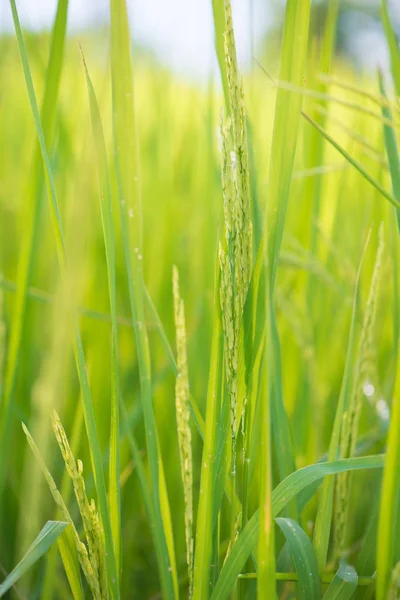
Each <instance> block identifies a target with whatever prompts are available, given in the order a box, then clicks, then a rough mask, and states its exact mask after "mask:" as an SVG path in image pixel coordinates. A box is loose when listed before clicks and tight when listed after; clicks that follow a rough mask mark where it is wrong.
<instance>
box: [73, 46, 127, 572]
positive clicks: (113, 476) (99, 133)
mask: <svg viewBox="0 0 400 600" xmlns="http://www.w3.org/2000/svg"><path fill="white" fill-rule="evenodd" d="M81 55H82V60H83V66H84V71H85V78H86V85H87V89H88V96H89V105H90V115H91V122H92V131H93V140H94V148H95V152H96V155H97V176H98V182H99V197H100V212H101V222H102V227H103V238H104V248H105V254H106V262H107V279H108V293H109V302H110V313H111V330H112V331H111V427H110V459H109V489H108V495H109V504H110V519H111V528H112V532H113V540H114V551H115V557H116V562H117V569H118V574H119V573H120V570H121V492H120V482H119V479H120V451H119V435H120V434H119V420H120V419H119V406H120V401H121V398H120V393H121V392H120V383H119V369H118V324H117V294H116V281H115V277H116V276H115V239H114V216H113V210H112V195H111V184H110V174H109V167H108V159H107V150H106V144H105V140H104V133H103V126H102V122H101V117H100V110H99V105H98V102H97V98H96V94H95V90H94V87H93V84H92V81H91V79H90V76H89V72H88V69H87V66H86V62H85V59H84V56H83V53H82V51H81Z"/></svg>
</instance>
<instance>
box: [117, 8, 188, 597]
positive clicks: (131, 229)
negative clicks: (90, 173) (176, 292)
mask: <svg viewBox="0 0 400 600" xmlns="http://www.w3.org/2000/svg"><path fill="white" fill-rule="evenodd" d="M110 18H111V73H112V104H113V135H114V148H115V150H114V152H115V161H116V172H117V182H118V194H119V208H120V217H121V225H122V238H123V246H124V253H125V266H126V273H127V278H128V287H129V298H130V305H131V313H132V323H133V327H134V333H135V339H136V347H137V355H138V363H139V378H140V395H141V402H142V407H143V415H144V421H145V433H146V445H147V453H148V457H149V463H150V473H151V489H152V494H153V499H152V501H153V505H154V510H155V516H156V523H154V526H156V527H157V528H159V534H160V535H163V537H164V541H163V543H162V548H163V563H162V570H161V583H162V589H163V593H164V595H165V597H166V598H175V597H177V596H178V577H177V572H176V564H175V554H174V549H173V545H172V541H173V540H171V538H170V537H169V536H168V533H167V530H166V529H167V524H168V522H169V521H170V508H169V503H168V497H167V494H166V490H165V489H163V482H164V480H165V478H164V476H163V464H162V457H161V453H160V448H159V442H158V433H157V428H156V421H155V416H154V410H153V402H152V389H151V365H150V350H149V341H148V337H147V331H146V324H145V314H144V282H143V263H142V258H143V257H142V252H143V249H142V214H141V210H142V208H141V187H140V186H141V182H140V164H139V147H138V134H137V126H136V121H135V112H134V105H133V101H134V98H133V83H132V64H131V43H130V34H129V24H128V15H127V8H126V2H125V0H111V2H110ZM128 215H132V218H129V216H128ZM133 248H134V251H132V250H133ZM164 528H165V531H164ZM168 538H169V539H168Z"/></svg>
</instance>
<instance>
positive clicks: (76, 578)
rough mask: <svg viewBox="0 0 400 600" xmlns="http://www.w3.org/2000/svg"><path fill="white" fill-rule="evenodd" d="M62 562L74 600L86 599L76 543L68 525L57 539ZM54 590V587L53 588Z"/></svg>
mask: <svg viewBox="0 0 400 600" xmlns="http://www.w3.org/2000/svg"><path fill="white" fill-rule="evenodd" d="M57 545H58V549H59V551H60V555H61V559H62V563H63V566H64V569H65V574H66V575H67V579H68V583H69V585H70V588H71V593H72V596H73V598H74V600H84V598H85V596H84V592H83V587H82V579H81V570H80V566H79V560H78V553H77V551H76V543H75V538H74V534H73V531H72V528H71V527H67V528H66V529H65V531H63V533H62V534H61V535H60V537H59V538H58V540H57ZM52 592H54V587H53V588H52Z"/></svg>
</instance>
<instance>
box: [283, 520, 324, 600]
mask: <svg viewBox="0 0 400 600" xmlns="http://www.w3.org/2000/svg"><path fill="white" fill-rule="evenodd" d="M275 521H276V523H277V524H278V525H279V527H280V528H281V530H282V533H283V534H284V536H285V538H286V541H287V542H288V545H289V549H290V553H291V555H292V559H293V563H294V566H295V568H296V573H297V575H298V587H297V592H298V598H299V599H300V600H313V599H314V600H318V599H319V598H322V592H321V582H320V578H319V573H318V563H317V559H316V557H315V554H314V548H313V546H312V543H311V541H310V538H309V537H308V536H307V535H306V534H305V533H304V531H303V529H302V528H301V527H300V525H299V524H298V523H296V521H293V520H292V519H285V518H282V517H280V518H277V519H275Z"/></svg>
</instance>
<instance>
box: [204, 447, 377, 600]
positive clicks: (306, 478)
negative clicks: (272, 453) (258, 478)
mask: <svg viewBox="0 0 400 600" xmlns="http://www.w3.org/2000/svg"><path fill="white" fill-rule="evenodd" d="M384 464H385V456H384V455H377V456H363V457H361V458H348V459H345V460H337V461H334V462H327V463H320V464H315V465H310V466H309V467H304V468H303V469H299V470H298V471H295V472H294V473H291V474H290V475H289V476H288V477H287V478H286V479H285V480H284V481H282V482H281V483H280V484H279V485H278V486H277V487H276V488H275V489H274V491H273V492H272V512H273V516H274V517H277V516H278V515H279V513H280V512H281V511H282V510H283V509H284V507H285V506H286V505H287V504H288V502H290V501H291V500H293V498H295V497H296V496H297V494H299V493H300V492H301V491H302V490H304V489H305V488H306V487H308V486H309V485H311V484H313V483H314V482H316V481H318V480H319V479H322V478H324V477H326V476H328V475H336V474H338V473H344V472H346V471H361V470H364V469H380V468H382V467H383V466H384ZM258 529H259V512H258V511H257V512H255V513H254V515H253V516H252V517H251V519H250V520H249V522H248V523H247V525H246V527H245V528H244V529H243V531H242V533H241V534H240V535H239V538H238V540H237V542H236V544H235V546H234V547H233V549H232V552H231V553H230V555H229V556H228V558H227V559H226V561H225V563H224V566H223V567H222V569H221V573H220V576H219V578H218V581H217V585H216V586H215V588H214V591H213V594H212V596H211V600H225V599H226V598H228V597H229V594H230V592H231V589H232V587H233V586H234V584H235V581H236V578H237V577H238V575H239V574H240V572H241V570H242V568H243V566H244V564H245V562H246V561H247V559H248V557H249V556H250V554H251V552H252V550H253V548H254V546H255V544H256V543H257V537H258Z"/></svg>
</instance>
